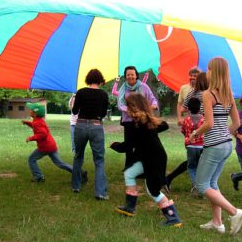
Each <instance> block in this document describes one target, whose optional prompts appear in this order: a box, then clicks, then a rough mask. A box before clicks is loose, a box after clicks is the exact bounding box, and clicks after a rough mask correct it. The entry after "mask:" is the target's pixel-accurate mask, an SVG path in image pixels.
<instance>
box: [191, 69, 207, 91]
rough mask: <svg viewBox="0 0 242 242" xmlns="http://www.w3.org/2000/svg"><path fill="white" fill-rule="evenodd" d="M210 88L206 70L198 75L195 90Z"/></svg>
mask: <svg viewBox="0 0 242 242" xmlns="http://www.w3.org/2000/svg"><path fill="white" fill-rule="evenodd" d="M207 89H208V79H207V76H206V72H201V73H199V74H198V76H197V80H196V83H195V87H194V91H195V92H197V91H205V90H207Z"/></svg>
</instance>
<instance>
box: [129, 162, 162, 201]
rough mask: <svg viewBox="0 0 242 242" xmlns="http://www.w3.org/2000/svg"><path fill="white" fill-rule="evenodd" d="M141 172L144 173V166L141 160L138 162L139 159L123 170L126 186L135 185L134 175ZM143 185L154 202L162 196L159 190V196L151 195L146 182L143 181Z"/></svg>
mask: <svg viewBox="0 0 242 242" xmlns="http://www.w3.org/2000/svg"><path fill="white" fill-rule="evenodd" d="M143 173H144V168H143V164H142V162H140V161H137V162H135V163H134V164H133V165H132V166H131V167H129V168H128V169H126V170H125V172H124V180H125V185H126V186H136V181H135V177H137V176H139V175H141V174H143ZM145 186H146V190H147V193H148V194H149V196H150V197H151V198H152V199H153V200H154V201H155V202H157V203H158V202H160V201H161V200H162V199H163V198H164V196H165V195H164V194H163V193H162V192H160V194H159V196H157V197H154V196H152V195H151V193H150V191H149V189H148V187H147V185H146V183H145Z"/></svg>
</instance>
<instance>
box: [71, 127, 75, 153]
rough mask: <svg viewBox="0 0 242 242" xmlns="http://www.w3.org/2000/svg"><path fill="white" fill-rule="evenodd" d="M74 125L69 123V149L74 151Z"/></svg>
mask: <svg viewBox="0 0 242 242" xmlns="http://www.w3.org/2000/svg"><path fill="white" fill-rule="evenodd" d="M74 131H75V125H71V150H72V152H74V153H75V141H74Z"/></svg>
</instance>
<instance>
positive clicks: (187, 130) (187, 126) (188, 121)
mask: <svg viewBox="0 0 242 242" xmlns="http://www.w3.org/2000/svg"><path fill="white" fill-rule="evenodd" d="M203 122H204V117H203V116H202V115H201V117H200V119H199V121H198V123H197V125H195V124H194V123H193V121H192V118H191V117H190V116H187V117H186V118H185V119H184V121H183V124H182V131H181V132H182V133H183V134H184V135H185V146H187V145H195V146H203V140H204V135H198V136H196V137H195V139H194V142H193V143H191V141H190V135H191V133H192V131H193V130H195V129H198V128H199V127H200V126H201V125H202V124H203Z"/></svg>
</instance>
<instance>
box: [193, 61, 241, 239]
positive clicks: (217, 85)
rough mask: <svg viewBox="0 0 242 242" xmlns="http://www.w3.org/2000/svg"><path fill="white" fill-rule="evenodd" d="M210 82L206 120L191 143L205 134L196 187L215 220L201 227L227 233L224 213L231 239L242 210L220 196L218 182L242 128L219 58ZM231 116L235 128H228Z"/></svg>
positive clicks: (225, 68) (205, 98)
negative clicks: (206, 200) (198, 136)
mask: <svg viewBox="0 0 242 242" xmlns="http://www.w3.org/2000/svg"><path fill="white" fill-rule="evenodd" d="M207 78H208V81H209V88H208V90H207V91H204V93H203V104H204V117H205V121H204V124H203V125H202V126H200V127H199V128H198V129H197V130H194V131H193V133H192V135H191V136H190V139H191V140H193V139H194V137H195V136H196V135H201V134H204V150H203V153H202V154H201V157H200V159H199V164H198V168H197V175H196V187H197V189H198V191H199V192H200V193H203V194H204V195H205V196H206V197H207V198H208V199H209V201H210V203H211V208H212V220H211V221H209V222H208V223H206V224H203V225H200V228H202V229H207V230H208V229H215V230H217V231H218V232H220V233H224V232H225V227H224V225H223V223H222V216H221V212H222V209H224V210H225V211H226V212H227V213H228V214H229V215H230V221H231V228H230V229H231V230H230V233H231V234H232V235H234V234H236V233H237V232H238V231H239V230H240V228H241V225H242V210H241V209H237V208H236V207H234V206H233V205H232V204H231V203H230V202H229V201H228V200H227V199H226V198H225V197H224V196H223V195H222V194H221V192H220V190H219V187H218V183H217V181H218V178H219V176H220V174H221V171H222V168H223V166H224V163H225V161H226V159H227V158H228V157H229V156H230V154H231V152H232V138H231V135H230V134H234V133H235V132H236V130H237V128H238V127H239V116H238V111H237V108H236V105H235V101H234V98H233V95H232V91H231V87H230V78H229V68H228V63H227V61H226V60H225V59H223V58H220V57H216V58H214V59H212V60H211V61H210V62H209V64H208V70H207ZM228 116H230V117H231V120H232V124H231V125H230V126H228V125H227V120H228Z"/></svg>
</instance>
